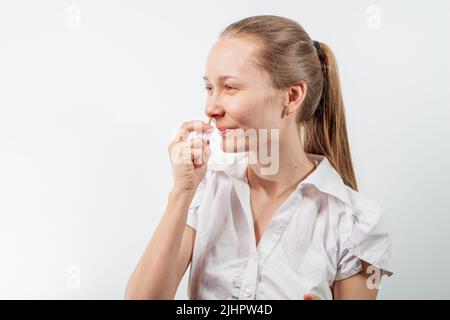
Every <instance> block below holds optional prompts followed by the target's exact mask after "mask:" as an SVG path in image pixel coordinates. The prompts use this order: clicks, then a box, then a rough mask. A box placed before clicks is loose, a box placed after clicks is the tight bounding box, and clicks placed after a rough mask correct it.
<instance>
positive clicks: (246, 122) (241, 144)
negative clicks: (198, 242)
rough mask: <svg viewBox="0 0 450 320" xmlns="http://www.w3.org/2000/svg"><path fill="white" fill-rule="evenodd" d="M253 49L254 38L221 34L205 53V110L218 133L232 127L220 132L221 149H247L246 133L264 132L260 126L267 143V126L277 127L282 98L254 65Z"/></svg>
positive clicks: (254, 47)
mask: <svg viewBox="0 0 450 320" xmlns="http://www.w3.org/2000/svg"><path fill="white" fill-rule="evenodd" d="M256 50H258V44H257V43H256V42H255V41H251V40H245V39H239V38H230V37H225V38H219V40H218V41H217V42H216V43H215V44H214V46H213V47H212V48H211V50H210V52H209V55H208V59H207V64H206V69H205V76H204V81H205V88H206V91H207V100H206V107H205V113H206V115H207V116H208V117H213V118H214V119H215V121H216V127H217V128H218V129H219V132H220V129H226V128H228V129H230V128H233V129H235V130H231V131H229V132H228V133H222V132H221V137H222V144H221V147H222V149H223V151H225V152H242V151H248V150H249V139H248V137H246V136H247V133H250V132H254V133H255V132H256V134H257V135H258V133H259V132H261V131H264V130H260V129H267V141H268V142H269V143H270V137H271V130H270V129H280V127H281V113H282V110H283V101H284V100H283V98H284V97H283V95H282V94H281V92H280V91H278V90H275V89H274V88H272V87H271V86H270V81H269V78H268V75H267V74H266V73H265V72H263V71H262V70H259V69H258V68H257V67H256V66H255V64H254V62H255V60H254V59H255V54H256ZM249 129H250V130H249ZM252 129H253V130H252ZM248 136H250V135H248ZM261 137H262V136H261ZM259 140H260V139H258V142H259ZM252 150H253V149H252Z"/></svg>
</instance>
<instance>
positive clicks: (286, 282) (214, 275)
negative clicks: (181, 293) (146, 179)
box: [186, 152, 393, 299]
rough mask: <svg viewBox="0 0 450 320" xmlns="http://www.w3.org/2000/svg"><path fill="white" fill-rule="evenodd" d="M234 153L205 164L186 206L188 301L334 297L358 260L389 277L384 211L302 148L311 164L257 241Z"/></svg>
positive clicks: (244, 159)
mask: <svg viewBox="0 0 450 320" xmlns="http://www.w3.org/2000/svg"><path fill="white" fill-rule="evenodd" d="M235 156H236V161H234V163H223V161H222V163H220V164H219V163H208V170H207V172H206V175H205V177H204V179H203V180H202V181H201V183H200V185H199V186H198V189H197V191H196V193H195V195H194V198H193V200H192V202H191V205H190V208H189V212H188V218H187V222H186V223H187V225H189V226H191V227H192V228H194V229H195V230H196V238H195V244H194V249H193V256H192V262H191V266H190V275H189V282H188V295H189V298H190V299H303V295H304V294H305V293H311V294H315V295H317V296H319V297H320V298H321V299H332V298H333V297H332V287H333V283H334V281H336V280H341V279H345V278H348V277H350V276H352V275H354V274H356V273H358V272H360V271H361V270H362V267H361V261H360V259H362V260H364V261H367V262H368V263H370V264H372V265H374V266H376V267H379V268H381V269H382V270H383V271H382V275H388V276H391V275H392V274H393V273H392V272H391V271H390V270H391V269H390V266H389V263H390V251H391V244H390V238H389V234H388V231H387V228H386V227H387V224H386V221H385V215H384V214H383V209H382V208H381V207H380V206H379V205H378V204H377V203H376V202H374V201H371V200H368V199H366V198H365V197H363V195H362V194H361V193H360V192H357V191H354V190H353V189H351V188H350V187H348V186H346V185H345V184H344V183H343V181H342V178H341V177H340V175H339V174H338V172H337V171H336V170H335V169H334V168H333V166H332V165H331V163H330V162H329V160H328V159H327V158H326V157H324V156H321V155H315V154H309V153H307V156H308V158H309V159H310V160H311V161H315V162H316V165H317V167H316V169H315V170H314V171H313V172H311V173H310V174H309V175H308V176H307V177H306V178H305V179H304V180H303V181H301V182H300V183H299V184H298V186H297V188H296V190H295V191H294V192H292V193H291V194H290V196H289V197H288V199H287V200H286V201H285V202H284V203H283V204H282V206H281V207H280V208H279V209H278V210H277V211H276V212H275V213H274V214H273V216H272V219H271V220H270V223H269V224H268V226H267V227H266V229H265V231H264V232H263V235H262V237H261V239H260V241H259V243H258V246H256V240H255V231H254V225H253V217H252V212H251V209H250V188H249V184H248V181H247V177H246V169H247V165H248V154H247V153H246V152H242V153H237V154H235Z"/></svg>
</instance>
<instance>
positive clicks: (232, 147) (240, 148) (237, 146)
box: [220, 137, 248, 153]
mask: <svg viewBox="0 0 450 320" xmlns="http://www.w3.org/2000/svg"><path fill="white" fill-rule="evenodd" d="M220 147H221V149H222V151H223V152H226V153H238V152H245V151H248V145H247V143H246V141H245V139H244V140H243V139H242V137H241V138H239V139H237V137H227V138H226V137H222V141H221V143H220Z"/></svg>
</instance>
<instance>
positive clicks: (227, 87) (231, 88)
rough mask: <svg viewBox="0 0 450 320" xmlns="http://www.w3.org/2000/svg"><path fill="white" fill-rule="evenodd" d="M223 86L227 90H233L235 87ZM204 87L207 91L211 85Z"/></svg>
mask: <svg viewBox="0 0 450 320" xmlns="http://www.w3.org/2000/svg"><path fill="white" fill-rule="evenodd" d="M225 88H226V89H227V90H235V89H236V88H235V87H233V86H230V85H225ZM205 89H206V91H209V89H211V87H210V86H205Z"/></svg>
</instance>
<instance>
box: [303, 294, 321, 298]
mask: <svg viewBox="0 0 450 320" xmlns="http://www.w3.org/2000/svg"><path fill="white" fill-rule="evenodd" d="M303 299H304V300H320V298H319V297H318V296H316V295H314V294H310V293H307V294H305V295H303Z"/></svg>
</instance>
